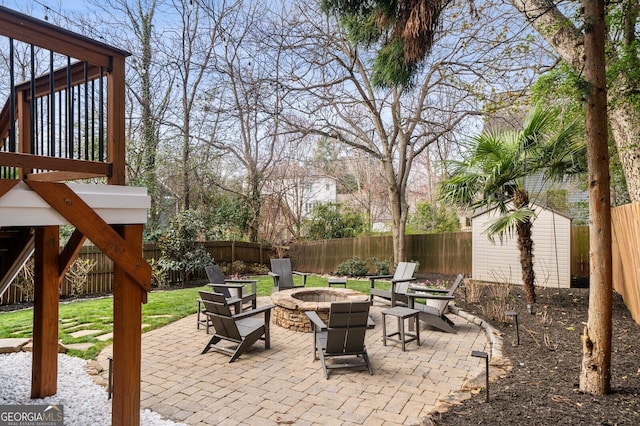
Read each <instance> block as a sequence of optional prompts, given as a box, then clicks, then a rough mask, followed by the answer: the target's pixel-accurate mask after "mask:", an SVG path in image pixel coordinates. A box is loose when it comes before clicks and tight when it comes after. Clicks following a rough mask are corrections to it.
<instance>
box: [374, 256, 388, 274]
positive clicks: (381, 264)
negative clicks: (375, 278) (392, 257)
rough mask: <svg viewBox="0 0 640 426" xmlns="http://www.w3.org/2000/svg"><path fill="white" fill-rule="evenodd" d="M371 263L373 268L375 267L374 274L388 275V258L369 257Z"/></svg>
mask: <svg viewBox="0 0 640 426" xmlns="http://www.w3.org/2000/svg"><path fill="white" fill-rule="evenodd" d="M369 260H370V261H371V263H372V264H373V268H374V269H375V274H376V275H389V266H390V265H389V261H388V260H378V259H377V258H375V257H372V258H371V259H369Z"/></svg>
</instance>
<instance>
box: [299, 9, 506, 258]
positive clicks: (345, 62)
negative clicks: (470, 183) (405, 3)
mask: <svg viewBox="0 0 640 426" xmlns="http://www.w3.org/2000/svg"><path fill="white" fill-rule="evenodd" d="M461 12H462V11H460V10H458V11H457V13H461ZM465 12H466V11H465ZM454 14H455V12H451V15H450V16H449V18H450V19H448V20H446V21H445V25H444V31H445V34H447V35H446V36H444V37H442V38H441V39H439V40H438V45H437V49H434V50H433V52H434V55H432V57H431V58H429V59H428V60H427V62H426V63H425V65H424V68H423V71H422V72H421V73H420V74H419V75H418V76H417V77H416V78H415V85H414V86H402V85H396V86H394V87H391V88H389V89H377V88H376V87H374V85H373V84H372V68H371V61H372V59H373V57H372V54H371V53H370V52H369V51H367V50H366V49H361V48H359V47H357V46H355V45H354V44H353V43H352V42H350V41H349V39H348V38H347V36H346V34H345V33H344V32H342V31H341V30H340V29H339V27H338V25H337V23H336V22H335V21H334V20H333V19H331V18H329V19H327V18H326V17H325V18H324V19H323V18H321V17H319V16H318V15H317V14H315V12H314V11H313V10H309V9H304V8H302V6H300V9H298V10H296V11H295V12H293V13H291V14H290V15H291V16H293V17H295V20H294V22H292V27H291V28H292V29H291V30H290V36H291V39H292V41H291V46H292V47H291V49H292V51H293V52H295V54H296V60H295V63H296V64H298V66H297V67H296V68H295V69H293V70H292V71H291V72H290V73H289V75H288V76H289V82H288V83H287V84H288V85H289V87H290V88H291V90H292V91H293V92H295V93H296V96H295V97H291V98H289V99H288V100H289V103H288V106H289V107H290V108H291V109H292V110H295V111H297V112H298V114H299V115H300V116H305V117H306V119H305V120H301V121H299V122H297V123H295V122H291V123H290V125H291V127H292V128H295V129H296V130H298V131H300V132H303V133H307V134H315V135H318V136H324V137H328V138H333V139H335V140H337V141H340V142H341V143H342V144H344V145H345V146H348V147H351V148H353V149H355V150H359V151H362V152H364V153H365V154H366V155H368V156H371V157H372V158H375V159H376V160H377V163H378V166H379V167H380V170H381V172H382V173H383V175H384V178H385V182H386V185H387V197H388V204H389V208H390V210H391V216H392V230H393V242H394V260H395V261H396V262H398V261H401V260H405V255H406V250H405V246H404V231H405V226H406V220H407V215H408V210H409V209H408V203H407V199H406V194H407V184H408V182H409V177H410V175H411V172H412V167H413V165H414V162H415V160H416V159H417V158H418V157H419V156H421V155H422V154H423V153H424V151H425V150H426V149H427V147H429V146H430V145H432V144H434V143H436V142H437V141H438V140H439V139H440V138H442V137H444V136H445V135H447V134H450V133H452V132H454V133H455V132H464V128H465V126H466V125H468V119H469V118H470V117H473V116H475V115H478V114H479V113H480V112H479V102H478V99H482V98H487V97H488V96H489V95H490V94H489V93H486V92H484V88H485V87H487V85H493V86H494V87H495V86H496V85H499V84H500V81H501V80H502V79H503V76H502V75H501V73H502V74H504V75H507V74H509V70H508V69H507V68H506V66H505V64H504V62H503V60H501V59H500V56H499V55H498V52H497V51H495V50H488V52H487V51H484V52H482V54H481V53H480V52H481V51H482V49H486V48H488V47H491V43H490V42H489V40H491V39H493V40H495V37H497V35H496V34H495V33H492V32H491V31H490V29H491V27H490V26H478V28H471V27H470V26H469V21H466V20H465V19H460V18H459V16H458V17H457V16H454ZM462 35H464V37H463V36H462ZM461 40H464V42H463V41H461ZM494 45H495V43H494ZM436 52H437V54H436ZM503 67H504V68H503Z"/></svg>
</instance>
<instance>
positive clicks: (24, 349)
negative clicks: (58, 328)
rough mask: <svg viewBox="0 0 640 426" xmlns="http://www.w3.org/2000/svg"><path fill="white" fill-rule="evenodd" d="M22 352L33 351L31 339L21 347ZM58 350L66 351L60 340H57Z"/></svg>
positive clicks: (63, 352)
mask: <svg viewBox="0 0 640 426" xmlns="http://www.w3.org/2000/svg"><path fill="white" fill-rule="evenodd" d="M22 351H23V352H33V341H31V342H29V343H28V344H26V345H24V346H23V347H22ZM58 352H59V353H61V354H66V353H67V348H66V347H65V346H64V345H63V344H62V342H58Z"/></svg>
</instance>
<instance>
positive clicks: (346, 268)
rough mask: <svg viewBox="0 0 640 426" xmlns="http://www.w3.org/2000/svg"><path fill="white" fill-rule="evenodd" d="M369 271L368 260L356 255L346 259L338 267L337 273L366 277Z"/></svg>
mask: <svg viewBox="0 0 640 426" xmlns="http://www.w3.org/2000/svg"><path fill="white" fill-rule="evenodd" d="M368 272H369V266H368V265H367V262H366V261H364V260H362V259H360V258H359V257H355V258H353V259H349V260H345V261H344V262H342V263H341V264H339V265H338V266H337V267H336V274H337V275H347V276H349V277H364V276H365V275H367V273H368Z"/></svg>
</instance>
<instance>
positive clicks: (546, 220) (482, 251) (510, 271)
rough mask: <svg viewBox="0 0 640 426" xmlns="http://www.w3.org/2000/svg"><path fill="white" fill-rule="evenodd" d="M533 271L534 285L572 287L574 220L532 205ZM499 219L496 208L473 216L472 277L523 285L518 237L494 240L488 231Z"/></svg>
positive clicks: (496, 238)
mask: <svg viewBox="0 0 640 426" xmlns="http://www.w3.org/2000/svg"><path fill="white" fill-rule="evenodd" d="M532 207H533V208H534V211H535V212H536V218H535V220H534V221H533V227H532V238H533V270H534V272H535V275H536V280H535V285H536V286H540V287H556V288H569V287H571V219H570V218H569V217H567V216H565V215H563V214H561V213H558V212H556V211H554V210H551V209H548V208H544V207H542V206H540V205H535V204H534V205H533V206H532ZM497 216H498V211H497V209H492V210H488V211H485V212H482V213H480V214H478V215H476V216H474V217H473V219H472V222H471V229H472V233H473V235H472V243H471V244H472V249H471V250H472V278H473V279H474V280H479V281H486V282H494V283H509V284H519V285H522V268H521V267H520V251H519V250H518V245H517V236H516V235H515V234H514V235H512V236H505V237H504V238H503V240H502V241H501V240H500V239H499V238H498V237H495V240H494V241H491V240H490V239H489V237H488V236H487V234H486V229H487V227H488V226H489V224H490V223H491V221H493V220H495V219H496V218H497Z"/></svg>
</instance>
